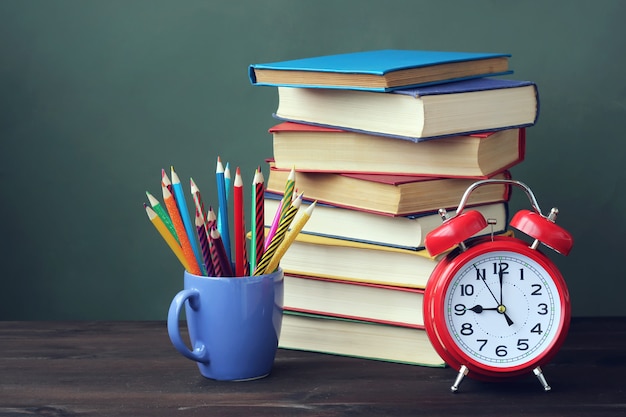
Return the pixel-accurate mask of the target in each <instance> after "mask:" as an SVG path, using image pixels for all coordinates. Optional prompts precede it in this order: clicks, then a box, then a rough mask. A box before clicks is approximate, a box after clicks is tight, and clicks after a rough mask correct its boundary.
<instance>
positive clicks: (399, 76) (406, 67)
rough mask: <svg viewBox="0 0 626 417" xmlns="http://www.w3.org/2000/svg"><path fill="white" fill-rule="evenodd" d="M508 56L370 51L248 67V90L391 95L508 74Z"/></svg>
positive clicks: (414, 51)
mask: <svg viewBox="0 0 626 417" xmlns="http://www.w3.org/2000/svg"><path fill="white" fill-rule="evenodd" d="M510 56H511V55H510V54H504V53H482V52H481V53H475V52H449V51H419V50H398V49H387V50H375V51H363V52H352V53H345V54H337V55H325V56H318V57H310V58H303V59H295V60H289V61H281V62H271V63H266V64H253V65H250V66H249V77H250V81H251V83H252V84H253V85H266V86H290V87H307V88H338V89H355V90H368V91H379V92H384V91H392V90H397V89H400V88H407V87H413V86H423V85H430V84H435V83H444V82H451V81H459V80H464V79H471V78H479V77H487V76H496V75H504V74H511V73H512V72H513V71H511V70H509V68H508V63H509V57H510Z"/></svg>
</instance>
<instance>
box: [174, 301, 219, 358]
mask: <svg viewBox="0 0 626 417" xmlns="http://www.w3.org/2000/svg"><path fill="white" fill-rule="evenodd" d="M199 297H200V293H199V292H198V290H195V289H187V290H182V291H180V292H179V293H178V294H176V296H175V297H174V299H173V300H172V303H171V304H170V310H169V312H168V314H167V333H168V334H169V336H170V340H171V341H172V344H173V345H174V347H175V348H176V350H178V352H180V354H181V355H183V356H184V357H186V358H188V359H191V360H192V361H196V362H208V356H209V352H208V351H207V349H206V346H205V345H204V343H202V342H201V341H197V342H196V343H195V346H194V348H193V350H190V349H189V348H188V347H187V345H186V344H185V342H183V339H182V337H181V336H180V328H179V327H178V324H179V323H178V321H179V320H178V318H179V316H180V310H181V309H182V308H183V305H185V301H188V302H189V306H190V307H191V308H192V309H194V310H196V309H197V303H198V299H199Z"/></svg>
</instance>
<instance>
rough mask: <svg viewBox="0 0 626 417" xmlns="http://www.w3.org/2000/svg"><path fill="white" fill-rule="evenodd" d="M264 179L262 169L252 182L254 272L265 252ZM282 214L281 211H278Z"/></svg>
mask: <svg viewBox="0 0 626 417" xmlns="http://www.w3.org/2000/svg"><path fill="white" fill-rule="evenodd" d="M264 192H265V185H264V178H263V173H262V172H261V168H260V167H259V168H257V169H256V171H255V172H254V178H253V180H252V199H251V200H250V207H251V211H252V216H251V219H253V220H252V224H251V229H252V240H251V241H250V249H251V250H250V262H249V263H250V270H251V271H254V268H256V264H257V263H258V262H259V261H260V260H261V257H262V256H263V252H264V251H265V202H264ZM278 211H279V212H280V210H278Z"/></svg>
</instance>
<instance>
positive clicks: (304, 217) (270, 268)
mask: <svg viewBox="0 0 626 417" xmlns="http://www.w3.org/2000/svg"><path fill="white" fill-rule="evenodd" d="M316 204H317V201H314V202H313V203H312V204H311V205H310V206H309V207H307V209H306V210H305V211H303V212H302V214H301V215H300V216H299V217H297V218H296V219H295V220H294V221H293V224H292V225H291V229H289V231H288V232H287V233H286V235H285V238H284V239H283V241H282V242H281V243H280V245H278V248H276V252H274V255H273V256H272V260H271V261H270V263H269V264H267V267H266V268H265V273H266V274H269V273H271V272H274V271H275V270H276V268H277V267H278V264H279V263H280V260H281V258H282V257H283V255H285V252H287V249H289V246H291V244H292V243H293V241H294V240H296V237H297V236H298V234H299V233H300V231H301V230H302V228H303V227H304V225H305V224H306V223H307V222H308V221H309V218H311V214H313V210H314V209H315V205H316Z"/></svg>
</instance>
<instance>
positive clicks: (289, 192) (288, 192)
mask: <svg viewBox="0 0 626 417" xmlns="http://www.w3.org/2000/svg"><path fill="white" fill-rule="evenodd" d="M295 186H296V169H295V167H294V168H291V172H289V176H288V177H287V181H286V182H285V192H284V194H283V200H282V201H283V205H282V206H281V211H280V218H281V219H282V218H283V217H285V213H286V212H287V210H288V209H289V205H290V204H291V201H292V199H293V190H294V188H295Z"/></svg>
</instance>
